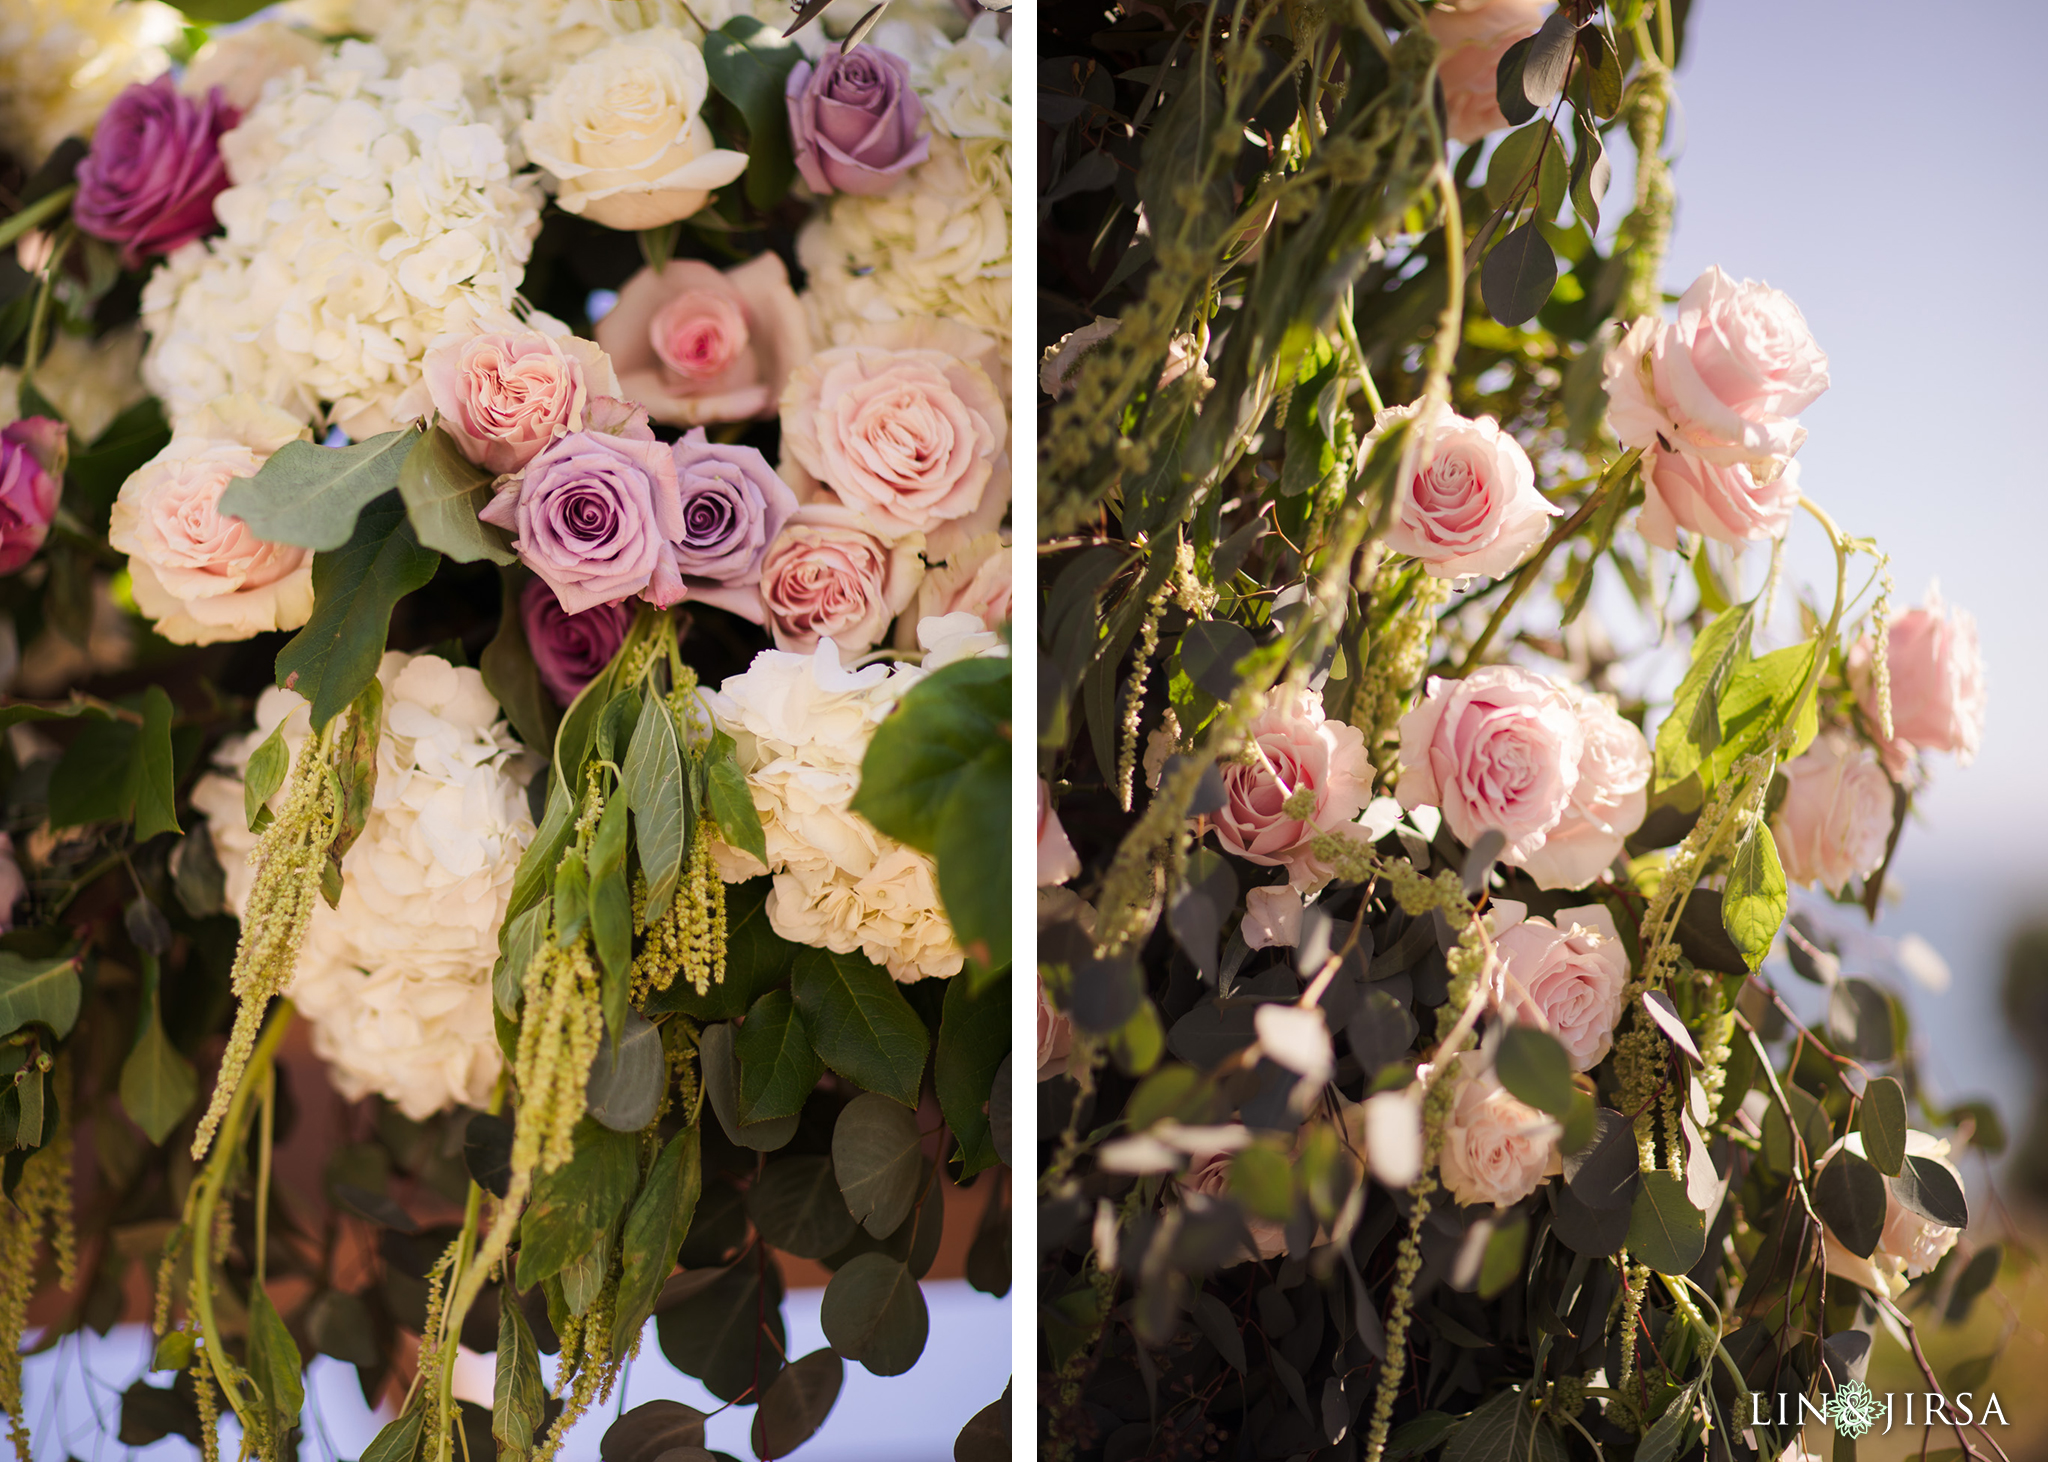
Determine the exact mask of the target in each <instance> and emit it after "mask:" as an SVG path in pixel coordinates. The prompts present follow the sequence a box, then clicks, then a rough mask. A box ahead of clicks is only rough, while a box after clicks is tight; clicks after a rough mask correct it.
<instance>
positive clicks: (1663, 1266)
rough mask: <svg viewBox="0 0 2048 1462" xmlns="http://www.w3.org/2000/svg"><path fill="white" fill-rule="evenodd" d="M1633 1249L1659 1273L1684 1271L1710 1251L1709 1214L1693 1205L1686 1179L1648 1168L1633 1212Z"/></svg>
mask: <svg viewBox="0 0 2048 1462" xmlns="http://www.w3.org/2000/svg"><path fill="white" fill-rule="evenodd" d="M1628 1247H1629V1252H1630V1253H1632V1254H1633V1255H1635V1257H1636V1258H1638V1259H1640V1260H1641V1261H1642V1262H1643V1263H1645V1264H1647V1265H1649V1266H1650V1267H1651V1268H1652V1269H1654V1270H1656V1271H1657V1272H1658V1273H1659V1274H1684V1273H1685V1272H1686V1271H1687V1270H1689V1269H1691V1268H1692V1267H1693V1265H1695V1264H1697V1263H1699V1262H1700V1256H1701V1255H1702V1254H1704V1253H1706V1251H1707V1225H1706V1215H1705V1214H1703V1213H1701V1212H1700V1211H1699V1210H1698V1209H1697V1208H1695V1207H1693V1206H1692V1199H1691V1198H1689V1197H1687V1196H1686V1191H1685V1181H1684V1179H1682V1178H1679V1177H1677V1176H1676V1175H1674V1174H1672V1173H1667V1172H1663V1171H1659V1170H1656V1169H1648V1170H1645V1171H1644V1173H1643V1175H1642V1183H1641V1186H1640V1187H1638V1188H1637V1189H1636V1200H1635V1207H1634V1209H1633V1210H1632V1211H1631V1213H1630V1214H1629V1223H1628Z"/></svg>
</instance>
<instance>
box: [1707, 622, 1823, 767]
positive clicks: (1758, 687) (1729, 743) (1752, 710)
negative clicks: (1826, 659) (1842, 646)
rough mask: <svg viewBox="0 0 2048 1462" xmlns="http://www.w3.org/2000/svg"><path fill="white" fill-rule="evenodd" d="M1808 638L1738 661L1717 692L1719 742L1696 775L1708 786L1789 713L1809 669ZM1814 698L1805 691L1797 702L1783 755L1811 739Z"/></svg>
mask: <svg viewBox="0 0 2048 1462" xmlns="http://www.w3.org/2000/svg"><path fill="white" fill-rule="evenodd" d="M1813 653H1814V642H1813V641H1811V640H1808V641H1807V642H1806V643H1804V644H1800V645H1793V646H1790V647H1789V648H1787V649H1783V650H1773V651H1772V652H1771V653H1770V654H1768V655H1759V656H1758V657H1757V658H1756V659H1754V660H1747V661H1744V662H1743V664H1742V666H1741V667H1740V668H1739V669H1737V670H1736V672H1735V674H1734V676H1733V677H1731V678H1730V680H1729V682H1728V689H1727V690H1726V691H1725V692H1724V693H1723V694H1722V696H1721V706H1720V721H1721V744H1720V745H1719V746H1717V747H1715V748H1714V754H1713V755H1712V756H1710V757H1709V758H1707V761H1706V763H1705V765H1704V766H1703V767H1702V768H1701V772H1700V777H1701V780H1702V781H1703V782H1704V783H1705V784H1706V785H1708V786H1712V785H1713V784H1714V783H1716V782H1719V781H1720V780H1721V779H1722V778H1723V777H1725V776H1727V775H1728V771H1729V769H1730V768H1731V767H1733V766H1734V765H1735V763H1736V762H1738V761H1740V760H1741V759H1742V758H1743V757H1745V756H1748V755H1749V754H1750V753H1751V752H1753V751H1756V750H1758V749H1760V748H1761V747H1762V746H1763V745H1764V743H1765V741H1766V740H1767V739H1768V738H1769V737H1771V736H1772V735H1774V734H1775V733H1776V732H1777V730H1778V728H1779V727H1781V726H1783V725H1784V724H1785V722H1786V720H1787V719H1788V718H1790V716H1791V715H1792V710H1793V706H1794V704H1795V703H1796V702H1797V700H1798V697H1799V693H1800V688H1801V687H1802V686H1803V685H1804V684H1805V683H1806V677H1807V675H1808V673H1809V672H1810V671H1811V670H1812V669H1813ZM1819 707H1820V700H1819V697H1818V696H1809V697H1807V698H1806V702H1805V704H1804V705H1803V706H1801V707H1800V716H1799V725H1798V727H1797V728H1796V730H1795V732H1794V735H1793V741H1792V745H1791V746H1790V747H1789V748H1787V750H1786V753H1785V754H1786V756H1787V758H1790V757H1794V756H1797V755H1799V753H1800V752H1802V751H1804V750H1805V749H1806V748H1807V746H1808V745H1810V744H1811V743H1812V741H1813V737H1814V733H1815V732H1816V731H1817V730H1819V727H1820V710H1819Z"/></svg>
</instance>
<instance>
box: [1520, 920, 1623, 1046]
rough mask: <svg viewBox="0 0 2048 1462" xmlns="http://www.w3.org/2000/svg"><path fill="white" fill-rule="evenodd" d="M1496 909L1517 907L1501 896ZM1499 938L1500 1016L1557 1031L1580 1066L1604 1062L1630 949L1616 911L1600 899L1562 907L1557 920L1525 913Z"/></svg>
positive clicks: (1523, 1023) (1612, 1042)
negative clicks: (1619, 928) (1581, 905)
mask: <svg viewBox="0 0 2048 1462" xmlns="http://www.w3.org/2000/svg"><path fill="white" fill-rule="evenodd" d="M1493 908H1494V913H1495V916H1496V918H1498V917H1499V916H1500V915H1501V914H1502V913H1503V912H1504V911H1505V910H1509V909H1512V908H1513V905H1511V904H1509V902H1508V901H1507V900H1505V899H1496V900H1495V901H1494V905H1493ZM1494 942H1495V945H1496V946H1497V947H1498V949H1499V950H1500V959H1501V973H1500V988H1499V992H1498V1000H1499V1008H1500V1012H1501V1014H1502V1015H1504V1016H1505V1017H1506V1018H1507V1019H1508V1020H1510V1021H1512V1022H1514V1023H1515V1024H1516V1025H1533V1026H1538V1027H1540V1028H1542V1029H1545V1030H1548V1031H1549V1032H1550V1033H1551V1034H1552V1035H1553V1036H1556V1037H1557V1041H1558V1044H1559V1045H1561V1046H1563V1047H1564V1049H1565V1053H1566V1054H1567V1055H1569V1056H1570V1057H1571V1058H1572V1069H1573V1070H1574V1071H1591V1070H1592V1069H1593V1068H1594V1067H1595V1066H1598V1065H1599V1064H1600V1062H1601V1060H1602V1058H1604V1057H1605V1056H1606V1055H1607V1053H1608V1051H1609V1050H1610V1049H1612V1048H1613V1045H1614V1026H1615V1022H1616V1021H1618V1020H1620V1019H1621V1007H1622V991H1623V989H1624V987H1626V986H1627V984H1628V950H1627V948H1626V947H1625V946H1624V945H1623V944H1622V942H1621V936H1620V934H1619V933H1617V932H1616V930H1615V927H1614V916H1613V915H1612V914H1610V913H1608V912H1607V910H1606V909H1605V908H1604V907H1602V906H1601V905H1599V904H1589V905H1587V906H1586V907H1585V908H1581V909H1559V910H1558V911H1557V914H1556V918H1555V921H1554V922H1553V921H1552V920H1550V919H1523V920H1522V921H1521V922H1520V923H1518V924H1515V925H1513V926H1512V927H1510V928H1507V929H1504V930H1502V931H1501V933H1500V934H1499V935H1498V936H1497V937H1496V939H1495V941H1494Z"/></svg>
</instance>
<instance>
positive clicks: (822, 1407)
mask: <svg viewBox="0 0 2048 1462" xmlns="http://www.w3.org/2000/svg"><path fill="white" fill-rule="evenodd" d="M845 1379H846V1365H845V1363H844V1362H843V1361H841V1360H840V1358H839V1357H838V1356H837V1355H835V1354H833V1353H832V1352H831V1351H830V1350H814V1351H812V1352H811V1353H810V1354H809V1355H807V1356H805V1357H803V1358H802V1359H801V1360H797V1361H792V1362H791V1363H790V1364H789V1365H788V1366H787V1367H785V1368H784V1369H783V1372H782V1374H781V1375H779V1376H777V1377H776V1378H775V1380H774V1381H773V1383H771V1384H770V1385H769V1387H768V1389H767V1390H765V1391H763V1392H762V1393H761V1405H760V1409H759V1410H757V1411H756V1412H755V1413H754V1430H753V1444H754V1453H755V1455H756V1456H760V1457H786V1456H788V1455H789V1454H790V1453H791V1452H793V1451H794V1450H796V1448H798V1447H800V1446H802V1445H803V1444H804V1443H805V1442H807V1441H809V1440H810V1439H811V1438H812V1437H813V1436H815V1435H817V1431H818V1428H819V1427H821V1426H823V1425H824V1424H825V1417H826V1415H827V1414H828V1413H829V1412H830V1411H831V1410H832V1403H833V1402H835V1401H837V1400H838V1399H839V1388H840V1386H841V1385H842V1384H844V1382H845Z"/></svg>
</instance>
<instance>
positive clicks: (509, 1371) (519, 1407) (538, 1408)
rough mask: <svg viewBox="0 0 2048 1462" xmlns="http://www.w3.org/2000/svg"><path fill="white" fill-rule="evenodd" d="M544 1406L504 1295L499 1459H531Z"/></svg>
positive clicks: (534, 1362)
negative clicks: (534, 1437) (534, 1439)
mask: <svg viewBox="0 0 2048 1462" xmlns="http://www.w3.org/2000/svg"><path fill="white" fill-rule="evenodd" d="M692 1135H694V1134H692ZM670 1257H671V1258H673V1257H674V1256H670ZM641 1318H642V1320H643V1321H644V1320H645V1318H646V1317H645V1316H642V1317H641ZM634 1328H635V1329H638V1328H639V1327H638V1326H637V1325H636V1326H635V1327H634ZM619 1353H620V1354H623V1353H624V1352H619ZM546 1403H547V1386H546V1383H545V1382H543V1381H542V1380H541V1374H540V1351H539V1349H538V1348H536V1346H535V1345H534V1342H533V1330H532V1329H531V1328H530V1327H529V1326H528V1325H527V1323H526V1313H525V1311H523V1310H521V1309H520V1307H519V1306H518V1304H517V1303H516V1302H514V1300H513V1299H512V1297H511V1296H510V1295H506V1296H505V1297H504V1299H503V1300H502V1301H501V1302H500V1304H499V1306H498V1372H497V1381H496V1384H495V1385H493V1386H492V1388H491V1437H492V1439H493V1440H495V1441H496V1442H497V1444H498V1455H499V1456H500V1457H501V1458H506V1459H512V1462H523V1459H525V1458H527V1457H530V1456H532V1455H533V1436H534V1433H535V1432H537V1431H539V1430H540V1428H541V1425H542V1423H544V1422H545V1421H546V1420H547V1405H546Z"/></svg>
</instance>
